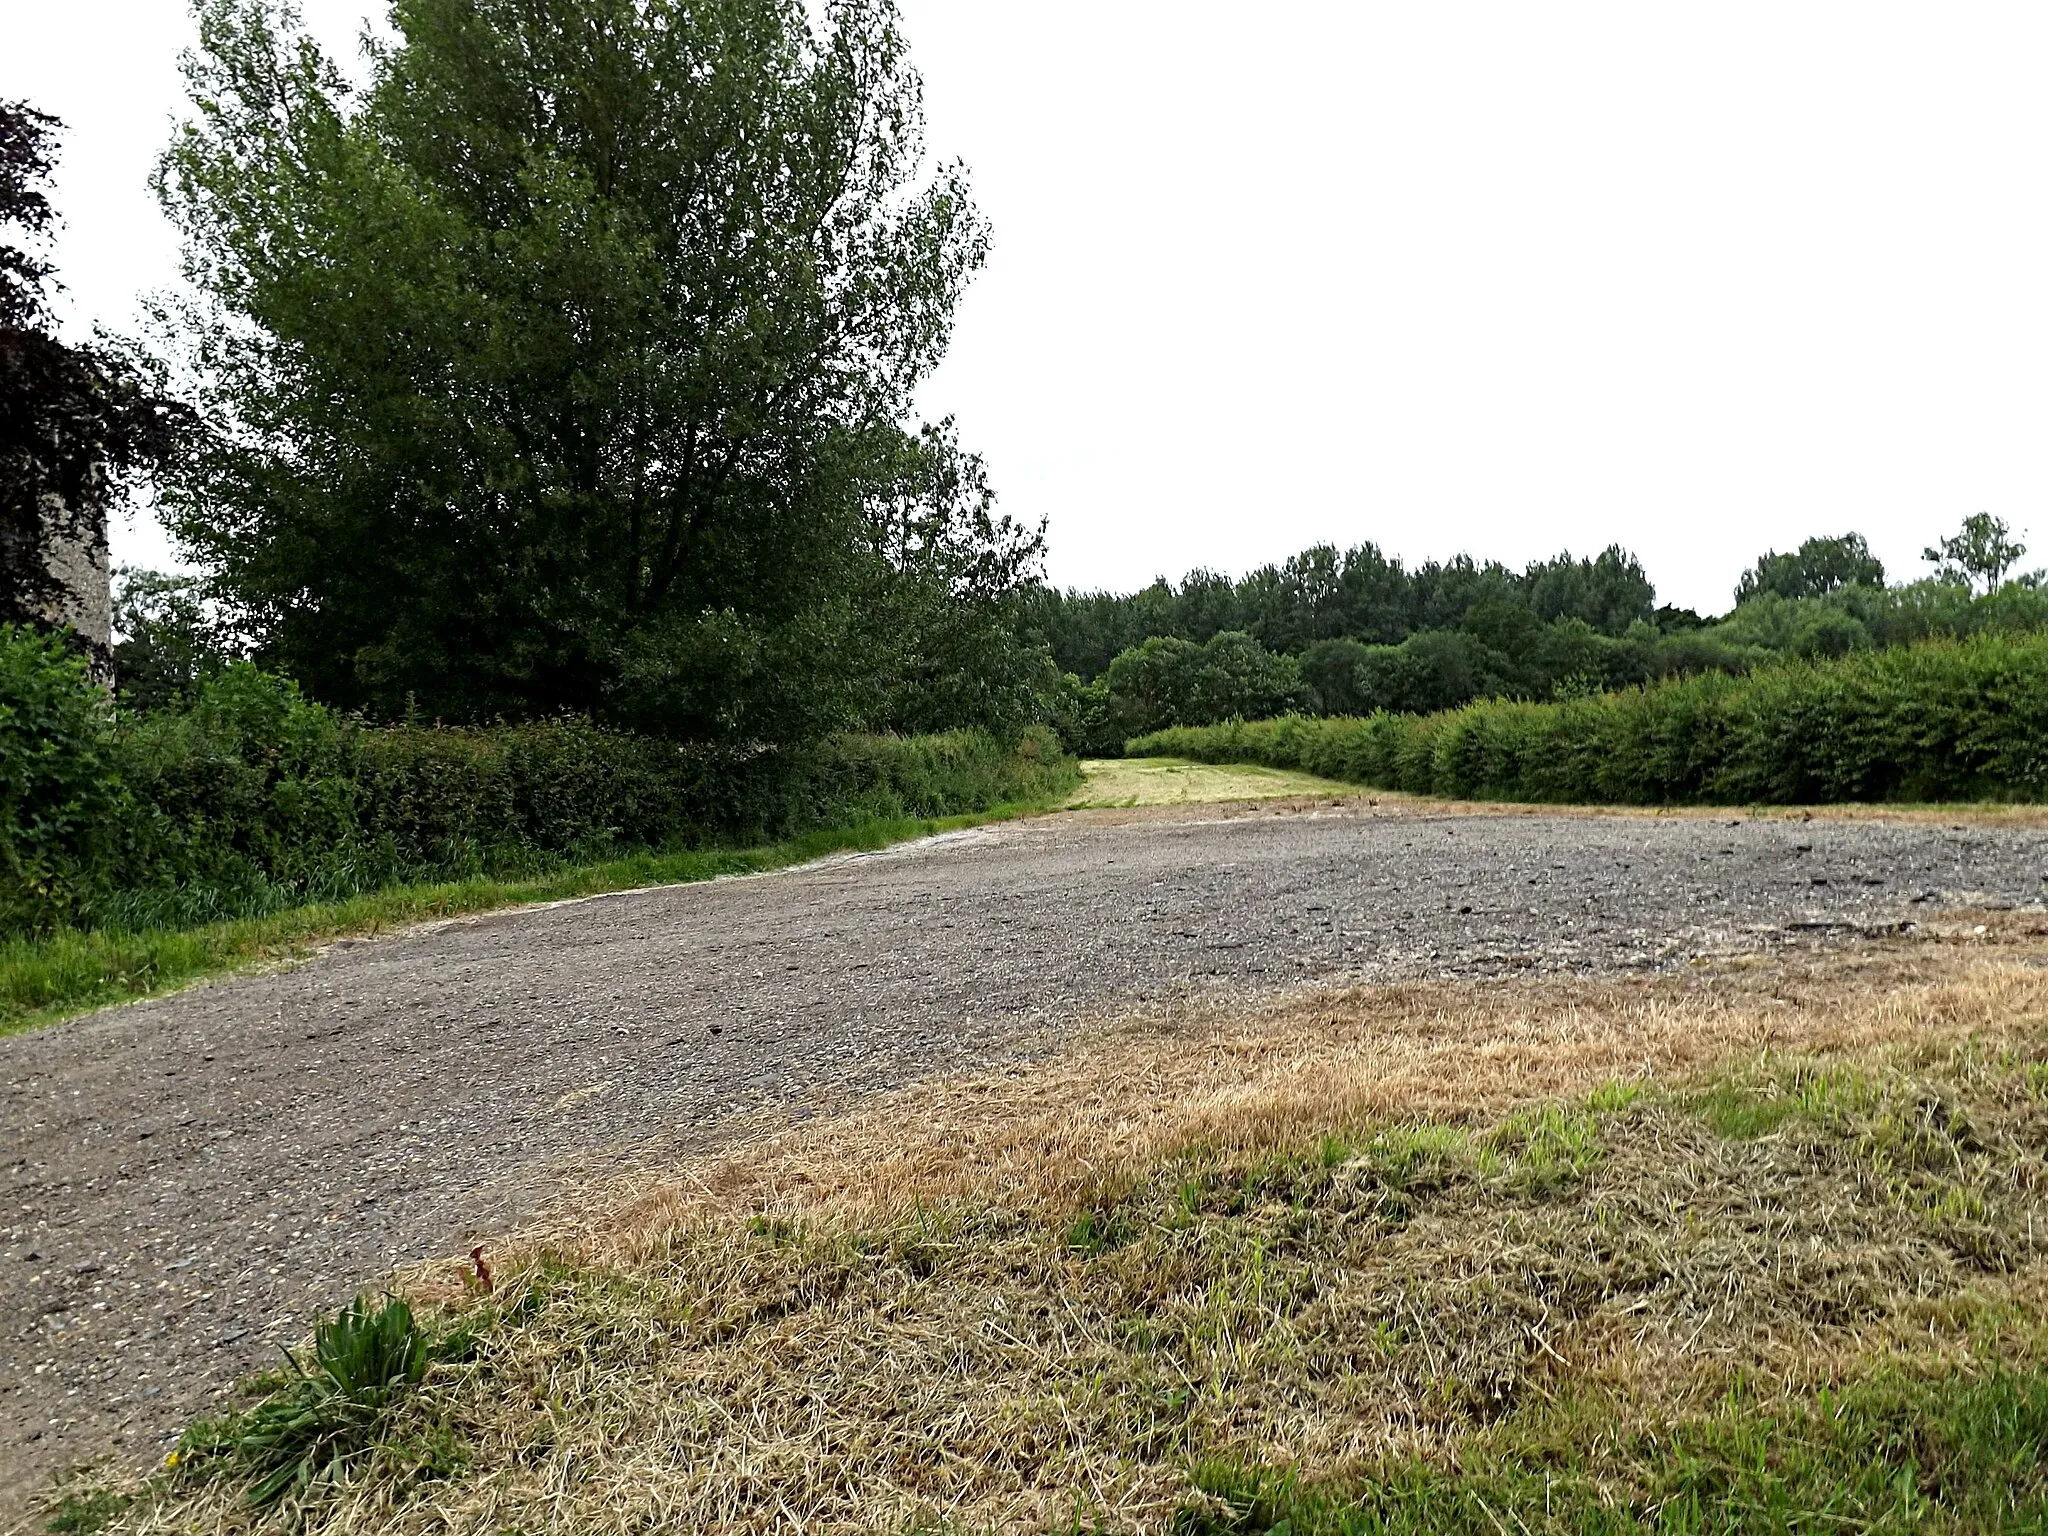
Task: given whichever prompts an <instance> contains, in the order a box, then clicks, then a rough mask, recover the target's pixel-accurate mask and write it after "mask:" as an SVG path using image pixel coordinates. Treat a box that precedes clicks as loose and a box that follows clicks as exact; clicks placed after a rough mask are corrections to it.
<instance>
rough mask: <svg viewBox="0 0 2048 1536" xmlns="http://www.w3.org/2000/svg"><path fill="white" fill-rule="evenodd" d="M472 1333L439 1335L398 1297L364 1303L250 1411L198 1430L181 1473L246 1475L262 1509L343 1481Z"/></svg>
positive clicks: (181, 1455) (461, 1352) (184, 1453)
mask: <svg viewBox="0 0 2048 1536" xmlns="http://www.w3.org/2000/svg"><path fill="white" fill-rule="evenodd" d="M473 1342H474V1341H473V1339H472V1338H471V1336H470V1335H468V1334H464V1333H448V1334H436V1333H434V1332H432V1331H430V1330H429V1329H428V1328H426V1327H425V1326H423V1325H422V1324H421V1323H420V1321H419V1319H418V1318H416V1317H415V1316H414V1315H413V1311H412V1308H411V1307H409V1306H407V1305H406V1304H405V1302H403V1301H401V1300H400V1299H399V1298H397V1297H395V1296H389V1297H386V1298H385V1299H384V1300H383V1301H382V1302H380V1303H377V1304H375V1305H372V1304H371V1303H370V1302H369V1301H368V1300H367V1299H365V1298H363V1297H358V1298H357V1299H356V1300H355V1301H353V1302H351V1303H350V1304H349V1305H348V1306H346V1307H344V1308H342V1310H341V1311H340V1313H339V1314H337V1315H336V1316H335V1318H334V1319H333V1321H331V1322H326V1323H322V1324H321V1325H320V1327H319V1328H318V1329H317V1330H316V1331H315V1333H314V1336H313V1357H312V1360H311V1361H310V1362H309V1363H305V1362H301V1361H300V1359H299V1358H298V1357H297V1356H296V1355H293V1354H291V1353H289V1352H287V1353H286V1355H285V1359H286V1361H287V1362H288V1363H289V1364H290V1366H291V1372H290V1374H289V1375H287V1376H286V1377H285V1378H284V1379H283V1382H282V1384H281V1385H279V1386H278V1387H277V1388H276V1389H275V1390H273V1391H272V1392H271V1393H270V1395H269V1396H267V1397H266V1398H264V1400H263V1401H262V1402H260V1403H258V1404H257V1405H256V1406H255V1407H254V1408H251V1409H249V1410H248V1411H247V1412H246V1413H241V1414H236V1415H232V1416H230V1417H228V1418H226V1419H220V1420H214V1421H209V1422H204V1423H200V1424H197V1425H194V1426H193V1428H192V1429H191V1430H190V1431H188V1432H187V1434H186V1436H185V1439H184V1442H183V1443H182V1444H181V1446H180V1447H179V1452H178V1458H177V1466H178V1468H179V1470H180V1471H181V1472H186V1473H188V1474H203V1473H205V1472H207V1471H214V1472H226V1473H230V1474H237V1475H240V1476H242V1477H245V1478H247V1479H248V1480H249V1492H248V1498H249V1502H250V1503H251V1504H254V1505H257V1506H259V1507H262V1506H267V1505H271V1504H275V1503H276V1502H277V1501H278V1500H280V1499H282V1498H283V1497H285V1495H286V1494H288V1493H293V1492H296V1493H299V1494H301V1495H303V1494H305V1493H308V1492H310V1491H312V1490H313V1489H314V1488H316V1487H319V1486H320V1485H322V1484H329V1483H335V1482H339V1481H341V1480H342V1479H343V1478H344V1477H345V1476H346V1475H347V1474H348V1471H349V1469H350V1467H351V1466H352V1465H353V1464H355V1463H356V1462H357V1461H358V1460H360V1459H361V1458H362V1457H363V1456H364V1455H365V1454H366V1453H367V1452H369V1451H370V1450H372V1449H373V1448H374V1447H375V1446H376V1445H377V1444H378V1443H379V1441H380V1440H381V1439H382V1438H383V1437H384V1435H385V1432H386V1431H387V1430H388V1428H389V1426H390V1421H391V1417H392V1415H393V1413H394V1412H395V1410H396V1409H397V1408H398V1407H399V1406H400V1405H401V1404H403V1403H404V1402H405V1401H406V1399H407V1398H408V1397H410V1396H411V1394H412V1393H413V1392H414V1391H415V1390H416V1389H417V1388H418V1387H419V1385H420V1383H421V1382H422V1381H423V1380H425V1378H426V1374H427V1371H428V1369H429V1367H431V1366H432V1365H434V1364H435V1363H436V1362H437V1361H442V1360H454V1359H459V1358H461V1357H463V1356H466V1355H467V1354H468V1353H469V1350H470V1349H471V1347H472V1345H473Z"/></svg>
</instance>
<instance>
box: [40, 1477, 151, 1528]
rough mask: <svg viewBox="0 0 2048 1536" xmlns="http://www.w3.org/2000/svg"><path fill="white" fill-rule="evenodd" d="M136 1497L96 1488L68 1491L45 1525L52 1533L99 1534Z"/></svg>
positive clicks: (51, 1512)
mask: <svg viewBox="0 0 2048 1536" xmlns="http://www.w3.org/2000/svg"><path fill="white" fill-rule="evenodd" d="M134 1502H135V1501H134V1500H133V1499H131V1498H130V1497H129V1496H128V1495H127V1494H125V1493H116V1492H114V1491H113V1490H112V1489H108V1488H95V1489H91V1490H89V1491H88V1492H85V1493H67V1494H65V1495H64V1497H63V1498H62V1499H61V1500H60V1501H58V1504H57V1507H56V1508H55V1509H53V1510H51V1511H50V1517H49V1519H48V1521H46V1522H45V1524H44V1526H43V1529H44V1530H46V1531H48V1532H49V1533H50V1536H96V1533H97V1532H100V1531H103V1530H105V1529H106V1528H107V1526H108V1525H110V1524H111V1523H112V1522H113V1520H114V1518H115V1516H117V1515H119V1514H120V1513H121V1512H122V1511H123V1510H125V1509H126V1508H127V1507H128V1506H129V1505H130V1504H132V1503H134Z"/></svg>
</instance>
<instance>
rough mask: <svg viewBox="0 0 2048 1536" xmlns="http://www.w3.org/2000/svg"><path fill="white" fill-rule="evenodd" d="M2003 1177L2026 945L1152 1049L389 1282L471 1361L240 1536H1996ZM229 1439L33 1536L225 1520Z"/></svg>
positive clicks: (1080, 1058)
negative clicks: (711, 1533)
mask: <svg viewBox="0 0 2048 1536" xmlns="http://www.w3.org/2000/svg"><path fill="white" fill-rule="evenodd" d="M2044 1150H2048V923H2044V922H2043V920H2042V919H2041V917H2040V916H2039V915H2038V914H2033V915H2029V914H2021V913H2006V914H1999V913H1970V914H1956V915H1953V917H1952V920H1950V921H1948V922H1947V923H1945V924H1944V923H1929V924H1927V925H1925V926H1924V927H1923V929H1922V936H1921V937H1919V938H1916V939H1901V940H1887V941H1884V942H1882V943H1876V944H1865V945H1860V946H1854V947H1843V948H1835V949H1827V950H1812V951H1800V952H1795V953H1792V954H1789V955H1781V956H1779V957H1777V958H1775V959H1768V960H1767V959H1764V958H1761V957H1757V958H1752V959H1749V960H1734V961H1729V962H1725V963H1718V964H1714V965H1710V966H1703V967H1700V968H1697V969H1695V970H1694V971H1692V972H1690V973H1688V974H1686V975H1681V976H1660V977H1648V978H1628V979H1607V980H1562V979H1527V980H1519V981H1512V982H1502V983H1491V984H1481V983H1472V984H1464V983H1460V984H1448V983H1446V984H1433V985H1429V984H1416V985H1406V986H1396V987H1382V988H1371V989H1359V990H1349V991H1336V992H1301V993H1296V994H1292V995H1289V996H1283V997H1281V998H1279V999H1277V1000H1275V1001H1271V1002H1269V1003H1267V1004H1265V1005H1263V1006H1260V1007H1257V1008H1253V1009H1249V1010H1247V1009H1246V1008H1244V1007H1242V1006H1237V1007H1229V1006H1224V1005H1222V1004H1220V1003H1219V1004H1215V1005H1210V1006H1205V1007H1194V1008H1190V1007H1187V1006H1182V1007H1177V1008H1165V1009H1162V1010H1161V1011H1159V1012H1157V1013H1155V1014H1153V1015H1150V1016H1147V1017H1143V1018H1138V1019H1134V1020H1131V1021H1129V1022H1127V1023H1126V1024H1124V1025H1122V1026H1120V1027H1117V1028H1114V1029H1111V1030H1109V1031H1107V1032H1105V1033H1102V1034H1099V1035H1097V1036H1095V1037H1094V1038H1092V1039H1090V1040H1088V1041H1084V1042H1082V1043H1081V1044H1079V1045H1077V1046H1075V1047H1073V1048H1072V1049H1070V1050H1068V1051H1066V1052H1065V1053H1063V1054H1061V1055H1059V1056H1057V1057H1056V1058H1054V1059H1052V1060H1050V1061H1047V1062H1045V1063H1043V1064H1041V1065H1037V1066H1033V1067H1029V1068H1025V1069H1022V1070H1012V1071H1009V1072H1006V1073H1001V1074H992V1075H986V1076H980V1077H967V1078H957V1079H951V1080H945V1081H940V1082H935V1083H928V1084H925V1085H922V1086H919V1087H915V1088H912V1089H909V1090H906V1091H904V1092H902V1093H899V1094H897V1095H894V1096H892V1097H890V1098H888V1099H885V1100H883V1101H881V1102H880V1103H879V1104H876V1105H874V1106H872V1107H869V1108H866V1109H864V1110H862V1111H859V1112H857V1113H854V1114H851V1115H847V1116H842V1117H838V1118H831V1119H824V1120H814V1121H810V1122H807V1123H805V1124H804V1125H802V1126H800V1127H797V1128H794V1129H780V1130H772V1129H771V1130H766V1131H764V1133H763V1134H762V1135H760V1136H759V1137H758V1138H757V1139H755V1140H753V1141H751V1142H749V1143H746V1144H743V1145H741V1146H739V1147H737V1148H735V1149H733V1150H731V1151H728V1152H726V1153H723V1154H720V1155H718V1156H714V1157H709V1158H705V1159H702V1160H700V1161H696V1162H692V1163H689V1164H687V1165H685V1166H681V1167H676V1168H671V1169H666V1170H656V1171H654V1172H651V1173H649V1174H648V1175H646V1176H645V1177H643V1178H640V1179H638V1180H635V1181H631V1182H629V1183H627V1184H626V1185H624V1186H622V1187H620V1188H619V1189H617V1190H616V1191H615V1192H614V1193H613V1194H612V1195H611V1196H610V1197H608V1198H602V1197H600V1193H599V1192H596V1191H582V1192H580V1194H579V1197H578V1200H577V1209H576V1210H575V1211H573V1212H569V1213H565V1214H564V1215H563V1216H562V1217H561V1218H560V1219H558V1220H555V1221H553V1222H548V1223H542V1224H540V1225H538V1226H536V1227H534V1228H532V1229H530V1230H528V1231H526V1232H523V1233H521V1234H518V1235H516V1236H515V1237H513V1238H511V1239H509V1240H507V1241H505V1242H503V1243H501V1244H497V1245H493V1247H492V1248H491V1249H490V1250H489V1257H490V1258H491V1259H492V1260H493V1262H494V1263H495V1265H496V1266H497V1273H498V1281H497V1290H496V1292H495V1293H494V1295H493V1296H492V1298H490V1299H489V1300H481V1299H480V1298H478V1297H477V1296H476V1295H475V1294H474V1291H473V1288H471V1287H469V1286H467V1285H466V1283H465V1282H464V1280H463V1278H462V1277H463V1275H464V1274H465V1273H466V1272H467V1268H468V1266H467V1265H466V1263H455V1262H451V1263H449V1264H447V1265H444V1266H437V1267H433V1268H430V1269H428V1270H425V1271H423V1272H421V1273H419V1274H417V1275H415V1276H413V1277H412V1280H411V1282H410V1284H409V1290H410V1291H411V1293H412V1294H413V1295H414V1297H415V1298H416V1299H417V1300H420V1301H423V1302H426V1303H430V1304H431V1303H439V1304H441V1305H444V1306H446V1307H447V1308H449V1309H450V1311H451V1313H452V1314H453V1315H454V1316H457V1317H460V1318H462V1319H464V1320H466V1321H467V1322H468V1323H469V1324H470V1325H473V1326H476V1327H478V1328H480V1329H481V1330H482V1332H481V1338H480V1342H479V1343H478V1344H477V1345H476V1346H475V1348H474V1351H473V1353H472V1354H471V1355H470V1357H469V1358H468V1359H467V1361H466V1362H465V1363H462V1364H457V1365H448V1366H442V1367H437V1368H436V1369H435V1371H434V1372H433V1373H432V1374H431V1375H430V1376H429V1377H428V1379H427V1382H426V1385H425V1386H424V1387H423V1388H421V1389H419V1390H418V1391H416V1392H415V1393H413V1394H412V1395H411V1396H409V1397H408V1398H407V1399H406V1400H405V1401H404V1403H403V1404H402V1406H400V1407H399V1408H397V1409H396V1410H392V1411H389V1412H388V1413H386V1414H385V1416H384V1417H383V1418H382V1419H380V1420H379V1421H378V1422H379V1432H378V1438H377V1440H376V1442H375V1445H374V1448H373V1449H371V1450H368V1451H365V1452H361V1453H360V1454H358V1456H357V1457H356V1459H355V1460H354V1461H352V1462H350V1463H349V1464H348V1465H347V1467H346V1469H345V1472H344V1475H343V1476H342V1477H341V1478H340V1480H339V1481H338V1482H337V1483H336V1484H334V1485H333V1486H321V1485H316V1486H315V1487H314V1488H313V1490H312V1491H311V1492H310V1493H309V1494H308V1496H307V1497H306V1498H305V1500H304V1501H303V1503H302V1505H301V1506H300V1507H299V1508H297V1509H296V1510H295V1511H294V1512H293V1514H292V1516H291V1518H293V1519H295V1520H299V1521H302V1522H303V1527H304V1529H306V1530H308V1531H309V1532H316V1533H317V1532H328V1533H339V1532H350V1533H355V1532H368V1531H371V1530H376V1531H380V1532H382V1531H394V1532H412V1531H419V1532H425V1531H428V1530H433V1531H436V1532H440V1531H455V1532H478V1533H482V1532H485V1531H495V1530H501V1529H507V1528H517V1529H530V1528H542V1527H546V1528H550V1529H572V1528H573V1529H629V1528H630V1529H646V1528H699V1529H703V1528H718V1529H728V1530H739V1531H755V1530H759V1531H767V1530H771V1529H786V1528H789V1526H790V1524H791V1523H792V1521H797V1522H805V1523H809V1524H812V1525H816V1526H818V1527H821V1528H822V1527H828V1526H829V1527H833V1528H861V1529H941V1528H943V1529H985V1528H1000V1529H1012V1528H1020V1527H1023V1528H1034V1529H1052V1530H1072V1531H1083V1530H1086V1531H1094V1530H1159V1531H1164V1530H1168V1529H1172V1530H1176V1531H1181V1532H1253V1531H1257V1532H1265V1531H1269V1530H1271V1529H1274V1528H1276V1527H1279V1526H1280V1524H1281V1522H1283V1521H1286V1522H1289V1524H1288V1526H1287V1528H1288V1529H1290V1530H1291V1531H1292V1532H1294V1533H1296V1536H1300V1533H1305V1532H1310V1531H1323V1530H1328V1531H1340V1530H1342V1531H1399V1532H1408V1531H1414V1532H1418V1533H1419V1532H1423V1531H1430V1532H1436V1531H1455V1532H1466V1531H1469V1532H1491V1531H1503V1530H1504V1531H1517V1530H1537V1529H1547V1530H1558V1531H1574V1532H1577V1531H1587V1532H1592V1531H1620V1530H1624V1529H1627V1530H1635V1529H1643V1528H1650V1529H1670V1530H1716V1531H1738V1530H1739V1531H1771V1532H1779V1531H1786V1532H1789V1531H1792V1530H1810V1529H1822V1528H1826V1529H1840V1530H1869V1529H1888V1530H1889V1529H1898V1530H1906V1529H1913V1530H1931V1531H1965V1530H1968V1531H1994V1530H2007V1529H2012V1530H2017V1529H2038V1528H2039V1526H2040V1522H2041V1521H2042V1520H2043V1519H2044V1518H2048V1480H2044V1471H2043V1460H2042V1450H2043V1445H2044V1440H2048V1339H2044V1336H2043V1332H2042V1328H2041V1323H2040V1318H2041V1310H2040V1307H2041V1302H2042V1300H2043V1299H2044V1297H2043V1292H2044V1280H2048V1175H2044V1173H2043V1171H2042V1170H2043V1161H2042V1153H2043V1151H2044ZM228 1428H229V1430H230V1431H232V1426H228ZM234 1444H235V1441H234V1436H233V1434H232V1432H230V1433H228V1434H226V1435H223V1434H222V1433H221V1432H220V1431H219V1430H218V1429H216V1430H214V1431H209V1432H208V1433H206V1434H202V1435H200V1436H198V1437H196V1438H195V1439H194V1441H193V1442H192V1443H191V1447H190V1454H188V1455H187V1457H186V1458H185V1459H184V1460H182V1461H181V1462H180V1465H179V1468H178V1469H177V1470H176V1471H174V1472H170V1473H165V1474H160V1475H159V1476H158V1478H157V1479H156V1480H155V1481H153V1482H151V1483H149V1484H147V1485H137V1484H134V1483H129V1484H125V1485H123V1484H120V1483H119V1482H118V1481H117V1480H108V1481H103V1482H102V1483H100V1484H97V1485H96V1484H93V1483H90V1482H88V1483H83V1484H80V1485H77V1486H76V1487H75V1488H74V1489H73V1493H72V1500H73V1504H72V1507H73V1508H74V1509H77V1510H93V1511H97V1512H98V1513H99V1515H104V1516H108V1517H111V1518H112V1519H113V1522H114V1523H113V1527H112V1528H114V1529H118V1530H121V1531H128V1532H144V1531H148V1532H158V1531H172V1530H176V1531H180V1532H185V1531H222V1532H226V1531H241V1530H246V1529H250V1528H252V1527H253V1526H254V1525H255V1524H256V1523H257V1520H256V1516H255V1515H254V1514H252V1512H251V1511H250V1509H249V1508H248V1506H247V1504H246V1502H245V1500H244V1498H243V1491H244V1489H245V1487H246V1486H247V1482H246V1477H247V1474H246V1473H244V1472H243V1471H241V1470H240V1467H241V1463H240V1462H239V1461H238V1460H237V1457H238V1456H241V1455H242V1454H244V1453H242V1452H238V1451H235V1450H233V1449H232V1448H231V1447H232V1446H233V1445H234ZM223 1447H230V1448H229V1449H223ZM134 1495H140V1499H139V1502H136V1503H134V1504H132V1505H129V1506H128V1507H127V1508H126V1509H125V1512H122V1511H119V1510H118V1508H117V1506H119V1505H120V1503H121V1501H122V1500H124V1499H126V1498H128V1497H130V1496H134ZM96 1518H97V1516H96Z"/></svg>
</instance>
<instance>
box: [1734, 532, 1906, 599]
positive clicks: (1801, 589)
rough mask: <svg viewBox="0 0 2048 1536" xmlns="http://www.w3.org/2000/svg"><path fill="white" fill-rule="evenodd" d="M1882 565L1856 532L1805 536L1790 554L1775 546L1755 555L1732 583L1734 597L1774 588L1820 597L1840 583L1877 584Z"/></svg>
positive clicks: (1747, 596) (1881, 581)
mask: <svg viewBox="0 0 2048 1536" xmlns="http://www.w3.org/2000/svg"><path fill="white" fill-rule="evenodd" d="M1883 585H1884V565H1883V563H1882V562H1881V561H1880V560H1879V559H1878V558H1877V556H1875V555H1873V554H1872V553H1871V552H1870V543H1869V541H1868V540H1866V539H1865V538H1864V537H1863V535H1862V534H1860V533H1845V534H1843V535H1841V536H1840V537H1839V538H1832V539H1830V538H1814V539H1808V540H1807V541H1806V542H1805V543H1804V544H1801V545H1800V546H1799V548H1798V549H1796V550H1794V551H1793V552H1792V553H1790V554H1785V555H1781V554H1779V553H1777V552H1776V551H1775V550H1770V551H1766V552H1765V553H1764V554H1763V555H1761V556H1759V557H1758V559H1757V562H1756V564H1755V566H1753V567H1752V568H1751V569H1749V570H1747V571H1744V572H1743V573H1742V580H1741V581H1740V582H1738V583H1737V584H1736V587H1735V601H1736V602H1738V603H1746V602H1748V601H1749V600H1750V599H1751V598H1753V597H1758V596H1760V595H1762V594H1763V593H1766V592H1774V593H1776V594H1777V595H1778V596H1779V597H1787V598H1793V599H1798V598H1802V597H1824V596H1826V595H1827V594H1828V593H1830V592H1839V591H1840V590H1841V589H1842V588H1843V587H1881V586H1883Z"/></svg>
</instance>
